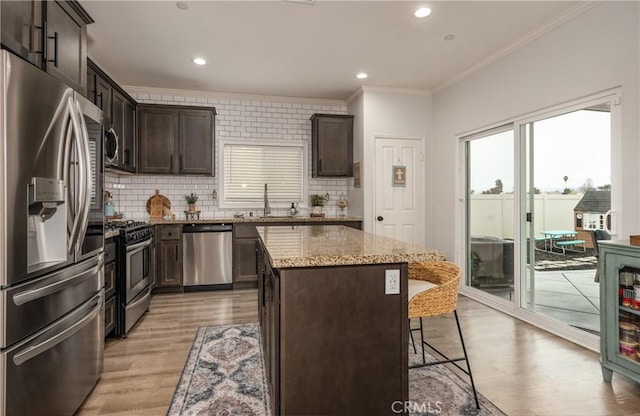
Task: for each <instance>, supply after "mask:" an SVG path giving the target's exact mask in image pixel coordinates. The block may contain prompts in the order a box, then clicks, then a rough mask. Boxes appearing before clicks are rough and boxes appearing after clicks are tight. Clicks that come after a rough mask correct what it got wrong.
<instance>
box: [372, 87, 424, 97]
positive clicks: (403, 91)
mask: <svg viewBox="0 0 640 416" xmlns="http://www.w3.org/2000/svg"><path fill="white" fill-rule="evenodd" d="M361 88H362V92H370V93H374V94H396V95H425V96H430V95H431V91H429V90H422V89H417V88H392V87H374V86H368V85H363V86H362V87H361Z"/></svg>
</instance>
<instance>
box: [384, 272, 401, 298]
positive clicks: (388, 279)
mask: <svg viewBox="0 0 640 416" xmlns="http://www.w3.org/2000/svg"><path fill="white" fill-rule="evenodd" d="M384 294H385V295H399V294H400V269H393V270H385V271H384Z"/></svg>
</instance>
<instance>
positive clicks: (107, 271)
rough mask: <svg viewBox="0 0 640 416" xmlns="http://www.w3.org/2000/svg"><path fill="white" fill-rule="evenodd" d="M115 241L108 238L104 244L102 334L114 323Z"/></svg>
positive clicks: (109, 329)
mask: <svg viewBox="0 0 640 416" xmlns="http://www.w3.org/2000/svg"><path fill="white" fill-rule="evenodd" d="M117 270H118V268H117V263H116V241H115V239H114V238H109V239H107V240H106V241H105V244H104V299H105V301H104V336H105V337H107V336H108V335H109V334H110V333H111V331H113V329H114V328H115V325H116V302H115V301H116V271H117Z"/></svg>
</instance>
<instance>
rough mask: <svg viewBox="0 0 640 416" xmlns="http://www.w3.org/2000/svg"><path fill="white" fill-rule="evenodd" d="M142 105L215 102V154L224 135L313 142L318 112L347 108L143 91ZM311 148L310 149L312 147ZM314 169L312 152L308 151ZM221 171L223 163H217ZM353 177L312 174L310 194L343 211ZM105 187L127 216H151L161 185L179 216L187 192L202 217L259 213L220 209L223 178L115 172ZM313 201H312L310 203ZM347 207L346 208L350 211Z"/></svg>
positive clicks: (304, 210)
mask: <svg viewBox="0 0 640 416" xmlns="http://www.w3.org/2000/svg"><path fill="white" fill-rule="evenodd" d="M132 96H133V97H134V98H136V100H137V101H138V102H139V103H156V104H168V105H198V106H215V108H216V110H217V113H218V115H217V117H216V143H215V149H216V158H218V157H219V155H220V153H219V145H218V143H219V142H218V141H219V140H220V139H221V138H233V139H260V140H303V141H307V142H310V140H311V122H310V120H309V117H311V115H312V114H313V113H317V112H323V113H332V114H346V106H342V105H326V104H323V103H318V104H313V103H291V102H281V101H266V100H263V101H257V100H247V99H243V100H240V99H229V98H222V97H221V98H216V97H203V96H199V95H198V96H190V95H188V94H181V95H179V96H174V95H171V94H138V95H132ZM309 151H311V150H310V149H309ZM309 168H311V156H310V155H309ZM215 170H216V172H215V173H216V175H218V172H219V163H216V169H215ZM348 185H349V178H327V179H325V178H311V173H310V172H309V173H308V192H309V194H325V193H329V195H330V200H329V202H328V203H327V205H326V206H325V208H324V211H325V213H326V214H327V215H329V216H336V215H339V213H340V209H339V208H338V207H337V205H336V203H337V201H338V200H339V198H340V195H341V194H344V195H347V191H348ZM105 189H106V190H108V191H109V192H111V194H112V195H113V199H114V204H115V206H116V210H118V211H123V212H124V213H125V215H126V218H129V219H139V220H147V219H148V218H149V215H148V213H147V211H146V203H147V200H148V199H149V198H150V197H152V196H153V195H154V194H155V190H156V189H158V190H159V191H160V193H161V194H163V195H165V196H166V197H167V198H169V200H170V201H171V203H172V210H173V212H174V213H175V214H176V217H177V218H180V219H184V218H185V215H184V210H185V209H186V208H187V205H186V201H185V200H184V195H185V194H188V193H191V192H194V193H197V194H198V195H199V196H200V198H199V199H198V208H199V209H200V211H201V214H200V215H201V218H229V217H233V214H234V213H235V212H236V211H238V212H242V213H244V214H245V216H247V217H248V216H249V214H250V213H253V215H255V216H257V215H259V213H260V209H257V208H248V207H247V208H244V209H238V210H233V209H219V208H218V200H217V199H214V198H213V196H212V193H213V191H214V190H216V191H217V190H218V189H219V184H218V177H217V176H216V177H199V176H197V177H196V176H169V175H122V176H119V175H117V174H114V173H112V172H107V173H106V174H105ZM305 203H308V200H307V201H305ZM309 211H310V210H309V208H301V215H308V214H309ZM274 212H275V213H276V214H277V215H286V214H287V210H286V208H282V209H281V208H275V207H274ZM346 212H347V210H345V213H346Z"/></svg>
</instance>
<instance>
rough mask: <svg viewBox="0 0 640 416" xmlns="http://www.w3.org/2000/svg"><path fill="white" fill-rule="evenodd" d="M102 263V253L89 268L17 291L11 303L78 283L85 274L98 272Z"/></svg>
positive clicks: (91, 274) (24, 300) (36, 297)
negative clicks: (57, 279)
mask: <svg viewBox="0 0 640 416" xmlns="http://www.w3.org/2000/svg"><path fill="white" fill-rule="evenodd" d="M103 265H104V259H103V258H102V255H101V256H100V257H99V260H98V264H96V265H95V266H93V267H92V268H90V269H89V270H85V271H83V272H80V273H78V274H75V275H73V276H71V277H68V278H66V279H63V280H60V281H59V282H55V283H51V284H48V285H46V286H42V287H39V288H37V289H32V290H27V291H25V292H20V293H17V294H15V295H13V303H15V304H16V305H17V306H20V305H24V304H25V303H28V302H31V301H34V300H36V299H40V298H43V297H45V296H48V295H51V294H52V293H56V292H59V291H61V290H62V289H64V288H67V287H69V286H73V285H75V284H78V283H80V282H81V281H82V280H84V279H85V278H86V277H87V276H93V275H95V274H96V273H98V272H100V270H101V269H102V266H103Z"/></svg>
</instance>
